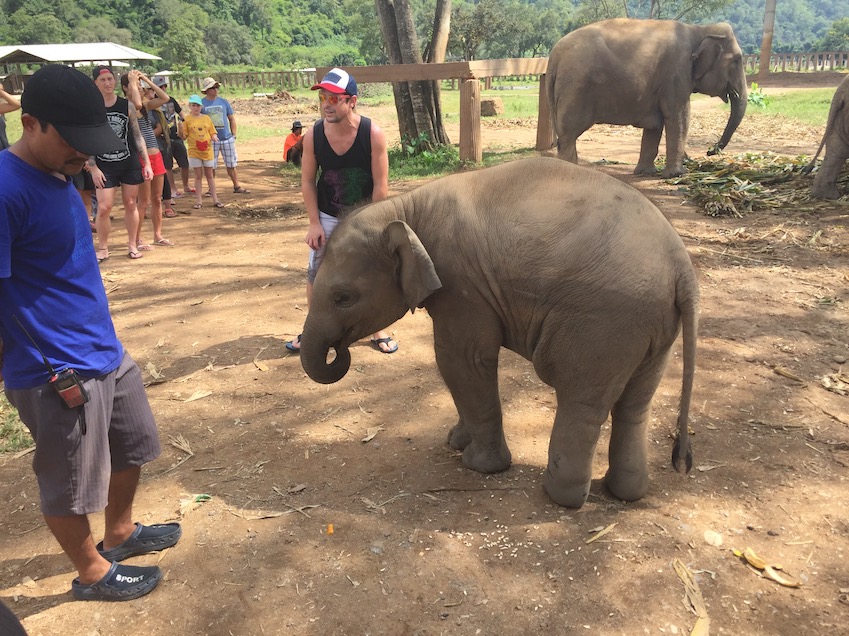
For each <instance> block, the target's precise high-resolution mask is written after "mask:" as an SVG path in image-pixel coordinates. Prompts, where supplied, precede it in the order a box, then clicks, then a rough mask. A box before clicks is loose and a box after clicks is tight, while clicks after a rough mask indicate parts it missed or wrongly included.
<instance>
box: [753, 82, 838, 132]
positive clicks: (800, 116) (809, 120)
mask: <svg viewBox="0 0 849 636" xmlns="http://www.w3.org/2000/svg"><path fill="white" fill-rule="evenodd" d="M762 90H763V93H764V95H766V96H767V97H768V98H769V100H768V102H767V104H766V106H765V107H763V108H750V109H748V110H747V111H746V117H749V116H753V117H758V116H762V115H780V116H781V117H786V118H788V119H795V120H796V121H800V122H802V123H803V124H807V125H808V126H824V125H825V122H826V120H827V119H828V109H829V108H830V106H831V98H832V97H834V89H833V88H811V89H807V90H804V91H794V92H791V93H784V94H782V95H770V94H769V89H762Z"/></svg>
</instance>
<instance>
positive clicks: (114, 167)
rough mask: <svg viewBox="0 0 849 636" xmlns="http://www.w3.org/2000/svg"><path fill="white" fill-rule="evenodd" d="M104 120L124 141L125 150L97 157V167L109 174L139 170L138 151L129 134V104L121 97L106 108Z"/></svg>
mask: <svg viewBox="0 0 849 636" xmlns="http://www.w3.org/2000/svg"><path fill="white" fill-rule="evenodd" d="M106 119H107V120H108V121H109V126H110V127H111V128H112V130H113V131H114V132H115V134H116V135H118V136H119V137H120V138H121V139H123V140H124V144H125V145H126V150H118V151H116V152H110V153H107V154H105V155H97V159H96V161H97V166H98V167H99V168H100V169H101V170H102V171H103V172H108V173H110V174H117V173H121V172H125V171H128V170H141V162H140V161H139V156H138V153H139V151H138V149H137V148H136V144H135V142H133V136H132V135H131V134H130V103H129V102H128V101H127V100H126V99H124V98H123V97H119V98H118V99H117V100H116V101H115V103H114V104H113V105H112V106H107V107H106Z"/></svg>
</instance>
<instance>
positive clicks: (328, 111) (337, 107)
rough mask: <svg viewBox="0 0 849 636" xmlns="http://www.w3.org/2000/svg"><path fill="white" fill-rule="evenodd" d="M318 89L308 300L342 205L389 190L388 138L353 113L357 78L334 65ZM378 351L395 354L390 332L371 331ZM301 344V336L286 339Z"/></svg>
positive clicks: (310, 164)
mask: <svg viewBox="0 0 849 636" xmlns="http://www.w3.org/2000/svg"><path fill="white" fill-rule="evenodd" d="M312 90H314V91H315V90H317V91H319V95H318V98H319V101H320V102H321V112H322V119H321V121H319V122H318V123H317V124H316V125H315V126H314V127H313V128H312V129H310V130H308V131H307V133H306V135H304V154H303V157H302V158H301V191H302V192H303V195H304V205H305V206H306V208H307V216H308V217H309V222H310V227H309V231H308V232H307V237H306V243H307V245H309V246H310V249H311V250H312V251H311V252H310V261H309V266H308V268H307V303H309V302H310V301H311V300H312V284H313V281H314V280H315V275H316V272H317V271H318V267H319V265H320V264H321V259H322V257H323V256H324V246H325V243H326V242H327V239H328V238H329V236H330V233H331V232H332V231H333V228H335V227H336V224H337V223H338V220H337V218H336V217H337V215H338V214H339V211H340V210H342V209H343V208H346V207H349V206H352V205H356V204H357V203H360V202H361V201H364V200H366V199H369V198H370V199H371V200H372V201H380V200H382V199H385V198H386V197H387V195H388V194H389V155H388V154H387V150H386V137H385V135H384V134H383V131H382V130H381V129H380V128H378V127H377V126H376V125H375V124H374V123H372V121H371V120H370V119H369V118H368V117H362V116H361V115H360V114H359V113H357V112H355V110H354V109H355V107H356V105H357V82H356V81H354V78H353V77H351V76H350V75H349V74H348V73H347V72H345V71H343V70H342V69H339V68H334V69H332V70H331V71H330V72H329V73H328V74H327V75H325V76H324V79H322V80H321V82H319V83H318V84H316V85H315V86H313V87H312ZM371 340H372V343H373V344H374V346H375V348H377V349H378V351H381V352H383V353H394V352H395V351H397V350H398V345H397V344H396V343H395V342H394V341H393V340H392V338H391V337H390V336H389V334H388V333H386V332H385V331H379V332H378V333H376V334H374V335H373V336H372V339H371ZM286 348H287V349H288V350H289V351H292V352H295V353H297V352H298V351H300V349H301V336H298V337H297V338H295V339H294V340H292V341H290V342H287V343H286Z"/></svg>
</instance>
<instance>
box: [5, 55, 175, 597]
mask: <svg viewBox="0 0 849 636" xmlns="http://www.w3.org/2000/svg"><path fill="white" fill-rule="evenodd" d="M56 95H62V99H61V100H57V99H56ZM21 109H22V114H21V124H22V128H23V132H22V136H21V138H20V140H19V141H17V142H16V143H15V144H13V145H12V146H11V147H10V148H9V149H8V150H7V151H6V152H3V153H2V154H0V380H3V381H4V382H5V392H6V396H7V398H8V399H9V402H10V403H11V404H12V405H13V406H15V408H17V410H18V414H19V415H20V418H21V420H22V421H23V423H24V424H26V426H27V427H28V428H29V430H30V432H31V433H32V437H33V440H34V441H35V454H34V458H33V469H34V471H35V474H36V477H37V479H38V487H39V496H40V505H41V512H42V514H43V515H44V519H45V521H46V523H47V526H48V528H49V529H50V531H51V532H52V533H53V535H54V536H55V537H56V539H57V541H58V542H59V544H60V545H61V546H62V549H63V550H64V552H65V554H66V555H67V556H68V557H69V558H70V560H71V562H72V563H73V564H74V567H75V568H76V570H77V572H78V576H77V578H76V579H74V581H73V583H72V585H71V590H72V593H73V595H74V597H75V598H77V599H80V600H109V601H118V600H129V599H133V598H138V597H139V596H143V595H145V594H147V593H148V592H150V591H151V590H152V589H153V588H154V587H156V585H157V584H158V583H159V580H160V579H161V578H162V572H161V571H160V569H159V568H158V567H157V566H148V567H138V566H129V565H124V564H121V563H119V562H120V561H123V560H124V559H127V558H129V557H132V556H135V555H138V554H144V553H146V552H153V551H156V550H162V549H164V548H167V547H170V546H172V545H174V544H175V543H177V541H178V539H179V538H180V534H181V530H180V526H179V524H158V525H151V526H143V525H141V524H139V523H134V522H133V516H132V515H133V500H134V498H135V493H136V488H137V486H138V482H139V477H140V474H141V466H142V465H143V464H145V463H147V462H149V461H151V460H153V459H155V458H156V457H157V456H158V455H159V454H160V452H161V450H160V444H159V436H158V433H157V430H156V423H155V422H154V419H153V413H152V412H151V410H150V405H149V404H148V401H147V397H146V395H145V392H144V385H143V383H142V379H141V372H140V371H139V368H138V366H137V365H136V363H135V362H133V360H132V358H130V356H129V355H128V354H127V353H126V352H125V351H124V348H123V347H122V345H121V343H120V341H119V340H118V338H117V336H116V334H115V328H114V326H113V324H112V318H111V316H110V315H109V307H108V305H107V301H106V293H105V291H104V289H103V281H102V280H101V277H100V270H99V268H98V265H97V259H96V257H95V251H94V245H93V243H92V239H91V228H90V225H89V221H88V214H87V210H86V209H85V206H84V205H83V203H82V199H81V198H80V196H79V194H78V193H77V191H76V190H75V189H74V186H73V184H72V183H71V181H70V179H69V178H68V177H69V176H71V175H74V174H76V173H78V172H79V171H80V170H81V169H82V167H83V164H84V163H86V161H88V159H89V156H92V155H100V154H104V153H107V152H115V151H118V150H120V149H122V148H125V146H124V143H123V142H122V141H121V140H120V139H119V138H118V137H117V135H116V134H115V133H114V132H113V131H112V128H111V127H110V126H109V123H108V121H107V118H106V108H105V106H104V103H103V97H102V96H101V94H100V91H99V90H98V89H97V87H96V86H95V85H94V82H92V81H91V80H90V79H89V78H88V77H87V76H86V75H83V74H82V73H80V72H79V71H77V70H75V69H72V68H70V67H67V66H62V65H58V64H54V65H49V66H45V67H43V68H41V69H39V70H38V71H36V72H35V74H33V76H32V77H31V78H30V79H29V80H28V81H27V83H26V86H25V89H24V94H23V97H22V98H21ZM102 510H103V511H104V512H105V532H104V538H103V541H102V542H100V543H98V544H95V543H94V539H92V536H91V527H90V525H89V520H88V515H89V514H91V513H94V512H100V511H102Z"/></svg>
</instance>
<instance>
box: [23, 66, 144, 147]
mask: <svg viewBox="0 0 849 636" xmlns="http://www.w3.org/2000/svg"><path fill="white" fill-rule="evenodd" d="M21 110H22V111H23V112H25V113H27V114H29V115H32V116H33V117H35V118H36V119H38V120H39V121H42V122H45V123H48V124H52V125H53V127H54V128H55V129H56V132H58V133H59V135H60V136H61V137H62V139H64V140H65V141H66V142H67V143H68V145H69V146H71V148H73V149H74V150H76V151H77V152H81V153H83V154H85V155H89V156H91V155H102V154H105V153H107V152H117V151H119V150H126V149H127V146H126V144H125V143H124V141H123V140H122V139H121V138H120V137H118V135H116V134H115V132H114V131H113V130H112V127H111V126H110V125H109V122H108V121H107V119H106V106H105V105H104V104H103V95H101V94H100V91H99V90H98V89H97V86H95V85H94V82H92V81H91V80H90V79H89V78H88V77H87V76H86V75H84V74H83V73H81V72H79V71H78V70H76V69H73V68H71V67H70V66H64V65H62V64H48V65H47V66H42V67H41V68H40V69H38V70H37V71H36V72H35V73H33V75H32V77H30V78H29V79H28V80H27V82H26V84H25V85H24V94H23V95H21Z"/></svg>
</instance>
